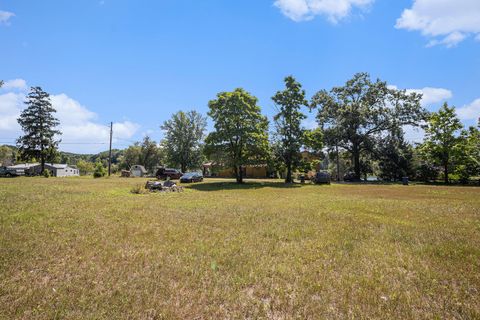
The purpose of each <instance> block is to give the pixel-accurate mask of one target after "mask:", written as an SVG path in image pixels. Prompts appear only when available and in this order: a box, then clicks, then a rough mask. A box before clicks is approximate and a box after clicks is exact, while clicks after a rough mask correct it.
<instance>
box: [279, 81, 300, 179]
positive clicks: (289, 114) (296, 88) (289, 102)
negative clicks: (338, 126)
mask: <svg viewBox="0 0 480 320" xmlns="http://www.w3.org/2000/svg"><path fill="white" fill-rule="evenodd" d="M285 85H286V88H285V90H283V91H278V92H277V93H276V94H275V96H273V97H272V100H273V101H274V102H275V104H276V105H277V107H278V108H279V112H278V113H277V114H276V115H275V116H274V121H275V127H276V135H275V136H276V140H277V141H278V144H277V146H278V148H279V150H278V153H277V154H278V155H279V156H280V158H281V159H282V160H283V161H284V162H285V167H286V169H287V176H286V177H285V183H292V182H293V178H292V171H293V170H295V169H296V168H297V167H298V165H299V164H300V158H301V157H300V148H301V147H302V145H303V144H304V142H305V130H304V129H303V128H302V120H303V119H305V118H306V116H305V115H304V114H303V113H302V112H301V108H302V106H307V105H308V101H307V100H306V99H305V91H304V90H302V85H301V84H300V83H298V82H297V81H296V80H295V78H294V77H292V76H288V77H286V78H285Z"/></svg>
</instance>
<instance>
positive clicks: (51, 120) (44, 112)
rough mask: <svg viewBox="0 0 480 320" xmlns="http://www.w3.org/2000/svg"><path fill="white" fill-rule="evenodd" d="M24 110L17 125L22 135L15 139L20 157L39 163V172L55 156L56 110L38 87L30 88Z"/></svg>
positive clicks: (56, 144) (45, 93)
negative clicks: (20, 128)
mask: <svg viewBox="0 0 480 320" xmlns="http://www.w3.org/2000/svg"><path fill="white" fill-rule="evenodd" d="M25 104H26V106H27V107H26V108H25V109H24V110H23V111H22V113H21V114H20V117H19V118H18V123H19V124H20V126H21V127H22V130H23V132H24V135H23V136H21V137H20V138H18V139H17V145H18V147H19V151H20V155H21V157H22V159H24V160H32V159H36V160H39V161H40V164H41V172H42V173H43V171H44V170H45V162H47V161H53V159H55V157H56V156H57V148H58V144H59V141H58V140H56V139H55V136H58V135H60V134H61V132H60V131H59V130H57V129H55V128H56V127H57V126H58V125H59V124H60V122H59V121H58V120H57V118H55V115H54V114H55V112H56V110H55V109H54V108H53V107H52V103H51V102H50V95H49V94H48V93H47V92H45V91H43V90H42V88H40V87H32V88H31V90H30V93H29V94H28V95H27V99H26V101H25Z"/></svg>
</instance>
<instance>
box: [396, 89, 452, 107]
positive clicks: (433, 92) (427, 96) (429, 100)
mask: <svg viewBox="0 0 480 320" xmlns="http://www.w3.org/2000/svg"><path fill="white" fill-rule="evenodd" d="M388 87H389V88H392V89H398V87H397V86H395V85H390V86H388ZM406 90H407V93H421V94H422V101H421V104H422V106H424V107H428V106H429V105H431V104H434V103H439V102H443V101H446V100H448V99H451V98H452V97H453V93H452V91H450V90H448V89H443V88H431V87H425V88H423V89H406Z"/></svg>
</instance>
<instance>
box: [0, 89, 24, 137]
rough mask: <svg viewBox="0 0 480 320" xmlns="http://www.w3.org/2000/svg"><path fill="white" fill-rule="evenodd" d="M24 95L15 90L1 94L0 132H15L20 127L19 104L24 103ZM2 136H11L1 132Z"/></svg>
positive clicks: (0, 135)
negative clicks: (18, 119) (14, 91)
mask: <svg viewBox="0 0 480 320" xmlns="http://www.w3.org/2000/svg"><path fill="white" fill-rule="evenodd" d="M24 97H25V96H24V95H23V94H21V93H13V92H9V93H6V94H2V95H0V133H1V132H6V133H9V132H14V131H16V130H17V129H18V123H17V118H18V116H19V115H20V111H21V110H20V108H19V106H21V105H22V103H23V99H24ZM0 138H2V139H5V138H11V137H10V136H9V135H6V136H2V134H0ZM2 139H0V140H2Z"/></svg>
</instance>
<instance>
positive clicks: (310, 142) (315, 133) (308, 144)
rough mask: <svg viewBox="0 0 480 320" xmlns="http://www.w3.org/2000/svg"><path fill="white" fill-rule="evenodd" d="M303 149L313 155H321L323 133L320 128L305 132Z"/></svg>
mask: <svg viewBox="0 0 480 320" xmlns="http://www.w3.org/2000/svg"><path fill="white" fill-rule="evenodd" d="M304 147H305V148H306V149H308V150H309V151H311V152H313V153H315V154H320V153H322V149H323V131H322V129H321V128H316V129H311V130H305V134H304Z"/></svg>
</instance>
